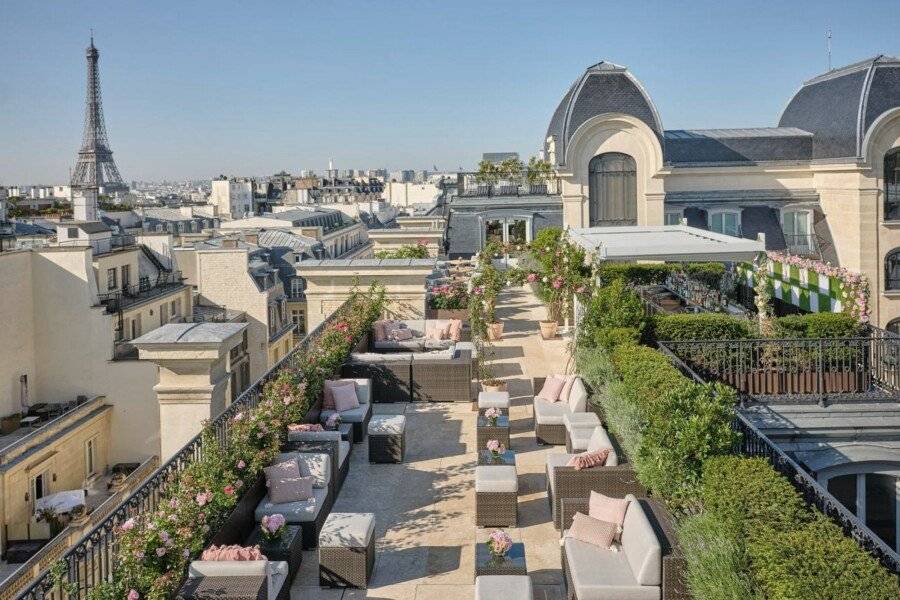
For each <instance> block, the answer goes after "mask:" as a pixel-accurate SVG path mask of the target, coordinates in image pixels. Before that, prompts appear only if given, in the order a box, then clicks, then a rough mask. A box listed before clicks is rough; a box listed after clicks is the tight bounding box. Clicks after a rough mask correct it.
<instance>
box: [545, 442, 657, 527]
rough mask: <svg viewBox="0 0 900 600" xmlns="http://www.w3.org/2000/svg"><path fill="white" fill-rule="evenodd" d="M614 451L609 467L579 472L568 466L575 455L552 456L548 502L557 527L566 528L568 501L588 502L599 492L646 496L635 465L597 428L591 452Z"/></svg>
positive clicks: (547, 471) (589, 443) (548, 479)
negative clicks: (564, 511) (564, 504)
mask: <svg viewBox="0 0 900 600" xmlns="http://www.w3.org/2000/svg"><path fill="white" fill-rule="evenodd" d="M602 448H611V451H610V453H609V457H607V459H606V464H605V465H604V466H602V467H594V468H591V469H581V470H578V469H576V468H575V467H567V466H566V463H568V462H569V459H570V458H572V456H574V454H548V455H547V459H546V474H547V499H548V500H549V502H550V510H551V513H552V516H553V525H554V526H555V527H556V528H557V529H561V528H562V502H563V500H564V499H571V500H576V499H577V500H581V499H583V500H587V499H588V498H589V497H590V495H591V492H599V493H601V494H604V495H606V496H611V497H613V498H623V497H624V496H625V495H626V494H634V495H636V496H646V495H647V490H646V489H644V486H642V485H641V484H640V482H639V481H638V479H637V474H636V473H635V472H634V468H633V467H632V465H631V464H628V463H626V462H625V461H624V455H622V454H621V453H620V452H618V451H617V450H616V444H615V442H614V440H613V439H612V438H611V437H610V436H609V434H608V433H607V432H606V430H605V429H603V427H602V426H597V427H595V428H594V431H593V433H592V434H591V439H590V441H589V442H588V450H589V451H590V450H599V449H602Z"/></svg>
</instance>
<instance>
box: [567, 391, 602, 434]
mask: <svg viewBox="0 0 900 600" xmlns="http://www.w3.org/2000/svg"><path fill="white" fill-rule="evenodd" d="M573 385H574V384H573ZM563 423H564V424H565V426H566V429H568V430H569V431H572V430H575V429H587V430H588V432H590V431H591V430H592V429H593V428H594V427H596V426H597V425H599V424H600V417H598V416H597V414H596V413H593V412H570V413H568V414H566V415H565V416H564V417H563Z"/></svg>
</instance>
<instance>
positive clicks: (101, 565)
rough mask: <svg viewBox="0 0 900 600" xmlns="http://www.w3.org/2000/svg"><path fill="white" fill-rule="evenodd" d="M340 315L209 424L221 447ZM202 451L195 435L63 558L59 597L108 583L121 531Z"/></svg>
mask: <svg viewBox="0 0 900 600" xmlns="http://www.w3.org/2000/svg"><path fill="white" fill-rule="evenodd" d="M340 312H341V308H338V309H337V310H336V311H335V312H334V313H332V314H331V315H330V316H329V317H328V318H327V319H325V320H324V321H323V322H322V323H321V324H319V326H318V327H316V328H315V329H314V330H313V331H311V332H310V333H309V334H308V335H307V336H306V337H305V338H303V339H302V340H300V342H299V343H298V344H297V345H296V346H295V347H294V348H293V350H291V352H290V353H288V354H286V355H285V357H284V358H282V359H281V360H280V361H279V362H278V363H277V364H276V365H275V366H274V367H272V368H271V369H270V370H269V371H267V372H266V373H265V374H263V376H262V377H260V378H259V379H258V380H257V381H256V382H255V383H253V385H251V386H250V387H249V388H248V389H246V390H245V391H244V392H243V393H241V395H240V396H238V398H237V399H236V400H235V401H234V402H233V403H231V404H230V405H229V406H228V408H226V409H225V410H224V411H223V412H222V413H221V414H219V416H217V417H216V418H215V419H213V420H212V422H211V423H210V424H209V426H210V427H211V428H212V430H213V432H214V435H215V436H216V438H217V440H218V441H219V443H220V444H222V445H224V446H227V444H228V431H229V427H230V424H231V420H232V417H234V415H235V414H237V413H238V412H239V411H243V410H247V409H249V408H254V407H255V406H257V405H258V404H259V401H260V398H261V396H262V393H263V388H264V386H265V385H266V383H268V382H269V381H270V380H272V379H274V378H275V377H277V376H278V374H279V373H280V372H281V371H282V370H283V369H286V368H289V369H297V368H298V366H299V360H300V358H301V357H302V355H303V354H304V352H305V351H306V350H307V349H308V348H309V346H310V345H311V344H312V343H313V342H314V341H315V340H316V339H318V337H319V336H320V335H321V334H322V332H323V331H324V330H325V328H326V327H327V326H328V325H329V324H330V323H331V322H333V321H334V319H335V318H336V316H337V314H339V313H340ZM203 452H204V448H203V438H202V435H201V434H197V435H196V436H194V438H193V439H191V440H190V441H189V442H188V443H187V444H185V446H184V447H182V448H181V450H179V451H178V452H176V453H175V455H174V456H172V457H171V458H170V459H169V460H167V461H166V462H165V463H164V464H163V465H161V466H160V467H159V468H158V469H156V471H155V472H154V473H153V474H152V475H151V476H150V477H149V478H148V479H147V480H146V481H145V482H144V483H143V484H142V485H141V486H140V487H138V488H137V489H135V491H134V492H132V494H131V495H130V496H129V497H128V498H126V499H125V500H124V501H123V502H122V503H121V504H120V505H119V506H118V507H117V508H116V509H115V510H113V511H112V512H111V513H110V514H109V516H108V517H106V519H104V520H103V521H102V522H100V523H99V524H98V525H97V526H96V527H94V528H93V529H92V530H91V531H90V532H88V533H87V534H86V535H85V536H84V537H83V538H81V540H79V541H78V543H76V544H75V545H74V546H72V547H71V548H70V549H69V550H68V551H67V552H66V553H65V554H64V555H63V556H62V557H61V559H60V560H62V561H64V563H65V565H66V570H65V574H64V579H65V581H64V582H63V583H66V584H72V585H73V586H74V588H73V589H74V592H73V593H71V594H68V595H66V594H59V597H60V598H63V597H67V598H68V600H73V599H79V600H80V599H83V598H85V597H86V596H87V594H88V593H89V591H90V590H91V589H92V588H94V587H96V586H98V585H100V584H101V583H103V582H104V581H108V580H109V578H110V577H111V576H112V573H113V569H114V568H115V564H116V554H117V552H118V543H117V536H118V534H117V533H116V529H117V527H118V526H119V525H121V524H122V523H124V522H125V521H127V520H128V519H130V518H131V517H133V516H135V515H139V514H141V513H144V512H148V511H152V510H154V509H155V508H156V507H157V505H158V504H159V501H160V499H161V498H162V497H163V495H164V494H165V492H166V490H167V489H168V487H169V486H170V485H171V484H172V483H173V482H174V481H175V480H176V477H177V475H178V474H179V473H181V472H182V471H184V470H185V469H186V468H187V467H188V466H189V465H190V464H191V463H193V462H194V461H195V460H197V459H199V458H201V457H202V456H203ZM58 583H59V582H57V581H56V580H55V579H54V577H53V575H52V574H51V573H50V570H49V569H48V570H45V571H43V572H42V573H41V574H40V575H39V576H38V577H37V578H36V579H35V580H34V581H33V582H31V584H30V585H29V586H28V587H27V588H26V589H25V590H24V591H23V592H22V593H21V594H19V595H18V596H17V600H45V599H47V598H52V597H55V595H54V591H55V590H56V591H58V590H57V588H58Z"/></svg>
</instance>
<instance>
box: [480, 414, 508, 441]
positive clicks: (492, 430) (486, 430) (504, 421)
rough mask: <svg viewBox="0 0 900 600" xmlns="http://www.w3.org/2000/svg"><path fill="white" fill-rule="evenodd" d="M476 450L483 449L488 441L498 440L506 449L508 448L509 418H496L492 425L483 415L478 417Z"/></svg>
mask: <svg viewBox="0 0 900 600" xmlns="http://www.w3.org/2000/svg"><path fill="white" fill-rule="evenodd" d="M476 432H477V435H478V448H484V445H485V444H487V442H488V440H499V442H500V443H501V444H503V445H504V446H505V447H506V448H509V417H507V416H501V417H497V422H496V423H495V424H493V425H491V424H490V422H489V421H488V420H487V418H486V417H484V416H483V415H478V426H477V428H476Z"/></svg>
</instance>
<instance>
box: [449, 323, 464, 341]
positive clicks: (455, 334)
mask: <svg viewBox="0 0 900 600" xmlns="http://www.w3.org/2000/svg"><path fill="white" fill-rule="evenodd" d="M461 338H462V321H460V320H459V319H450V339H451V340H453V341H454V342H458V341H459V340H460V339H461Z"/></svg>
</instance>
